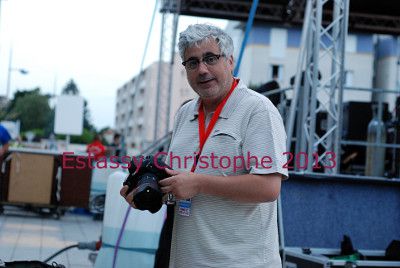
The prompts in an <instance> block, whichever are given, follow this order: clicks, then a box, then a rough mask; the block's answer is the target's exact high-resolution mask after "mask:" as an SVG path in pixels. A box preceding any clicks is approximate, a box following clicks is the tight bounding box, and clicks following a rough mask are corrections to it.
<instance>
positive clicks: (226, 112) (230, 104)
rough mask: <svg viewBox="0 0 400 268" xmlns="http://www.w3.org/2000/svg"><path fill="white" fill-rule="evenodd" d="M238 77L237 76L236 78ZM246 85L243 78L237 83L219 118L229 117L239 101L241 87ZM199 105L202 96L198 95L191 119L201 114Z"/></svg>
mask: <svg viewBox="0 0 400 268" xmlns="http://www.w3.org/2000/svg"><path fill="white" fill-rule="evenodd" d="M236 79H237V78H236ZM243 87H245V85H244V84H243V82H242V80H239V83H238V84H237V85H236V88H235V90H233V92H232V94H231V95H230V96H229V99H228V101H227V102H226V103H225V107H224V108H223V109H222V111H221V113H220V115H219V118H225V119H228V118H229V117H230V116H231V114H232V113H233V111H234V109H235V108H236V104H237V102H238V100H237V98H238V97H239V93H240V91H241V89H242V88H243ZM199 106H200V98H199V97H197V98H196V99H195V105H194V106H193V110H192V116H191V118H190V120H191V121H193V120H195V119H196V118H197V117H198V116H199Z"/></svg>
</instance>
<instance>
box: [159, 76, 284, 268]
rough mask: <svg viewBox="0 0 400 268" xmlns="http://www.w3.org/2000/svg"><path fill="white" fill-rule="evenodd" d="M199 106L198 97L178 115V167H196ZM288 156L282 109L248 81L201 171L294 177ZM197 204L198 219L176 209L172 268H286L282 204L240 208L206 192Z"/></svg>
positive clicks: (223, 118) (215, 133)
mask: <svg viewBox="0 0 400 268" xmlns="http://www.w3.org/2000/svg"><path fill="white" fill-rule="evenodd" d="M198 106H199V99H198V98H197V99H194V100H192V101H190V102H188V103H187V104H185V105H184V106H182V107H181V109H180V110H179V111H178V113H177V115H176V118H175V124H174V130H173V135H172V141H171V146H170V149H169V153H168V156H167V159H166V163H167V164H172V167H173V169H176V170H181V171H190V169H191V167H192V164H193V160H194V157H193V156H194V153H195V152H197V150H198V146H199V133H198V120H197V117H198ZM211 116H212V115H209V116H208V117H207V118H206V122H209V120H210V118H211ZM206 125H207V124H206ZM285 151H286V133H285V130H284V126H283V122H282V118H281V116H280V114H279V112H278V110H277V109H276V108H275V106H274V105H273V104H272V103H271V102H270V101H269V100H268V99H267V98H266V97H265V96H263V95H261V94H258V93H256V92H254V91H253V90H250V89H248V88H247V87H246V86H245V85H244V84H243V83H242V82H241V81H240V82H239V84H238V85H237V87H236V88H235V90H234V91H233V93H232V95H231V96H230V98H229V99H228V101H227V103H226V104H225V107H224V109H223V110H222V112H221V114H220V116H219V118H218V121H217V123H216V124H215V126H214V129H213V130H212V132H211V134H210V136H209V138H208V139H207V141H206V143H205V145H204V148H203V151H202V154H201V156H200V159H199V162H198V165H197V168H196V170H195V172H196V173H202V174H209V175H217V176H231V175H241V174H248V173H252V174H270V173H280V174H282V175H283V176H284V177H285V178H287V176H288V172H287V169H285V168H283V165H284V164H285V162H286V156H285V155H284V154H283V153H284V152H285ZM242 159H243V160H242ZM170 161H171V162H170ZM255 187H257V186H256V185H255ZM191 202H192V203H191V211H190V216H182V215H180V214H179V213H178V211H177V210H178V206H176V208H175V218H174V229H173V234H172V245H171V257H170V267H174V268H187V267H246V268H249V267H260V268H261V267H263V268H265V267H268V268H275V267H276V268H278V267H282V265H281V260H280V256H279V243H278V228H277V204H276V201H274V202H269V203H239V202H235V201H232V200H229V199H226V198H222V197H216V196H210V195H203V194H200V195H197V196H195V197H194V198H192V200H191Z"/></svg>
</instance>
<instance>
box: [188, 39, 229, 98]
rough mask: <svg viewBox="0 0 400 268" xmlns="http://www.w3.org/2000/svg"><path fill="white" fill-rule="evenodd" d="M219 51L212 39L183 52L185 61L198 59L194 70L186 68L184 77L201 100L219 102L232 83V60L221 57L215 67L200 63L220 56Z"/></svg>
mask: <svg viewBox="0 0 400 268" xmlns="http://www.w3.org/2000/svg"><path fill="white" fill-rule="evenodd" d="M220 54H221V51H220V49H219V47H218V44H217V42H216V41H215V40H214V39H206V40H204V41H203V42H201V43H200V44H199V45H198V46H195V45H194V46H192V47H189V48H187V49H186V50H185V59H184V60H185V61H186V60H188V59H199V60H200V64H199V65H198V67H197V68H196V69H193V70H190V69H188V68H186V75H187V79H188V82H189V84H190V86H191V87H192V88H193V90H194V91H195V92H196V93H197V94H198V95H199V96H200V98H201V99H203V100H219V99H220V98H223V97H224V96H225V94H226V93H227V92H228V91H229V89H230V86H231V83H232V72H233V58H232V56H230V57H229V58H226V57H223V56H221V57H220V58H219V60H217V62H216V64H215V65H207V64H206V63H205V62H201V61H202V59H203V58H204V57H206V56H209V55H220Z"/></svg>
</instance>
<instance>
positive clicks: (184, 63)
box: [182, 54, 225, 70]
mask: <svg viewBox="0 0 400 268" xmlns="http://www.w3.org/2000/svg"><path fill="white" fill-rule="evenodd" d="M210 57H216V58H217V62H218V60H219V58H221V57H225V54H207V55H205V56H204V57H203V58H202V59H201V61H200V59H198V58H190V59H188V60H185V61H183V62H182V65H183V66H185V67H186V64H187V63H188V62H189V61H192V60H196V63H197V66H196V67H195V68H188V67H186V68H188V69H189V70H195V69H197V67H199V65H200V62H204V63H205V64H206V65H207V66H212V64H208V63H207V62H206V60H205V59H207V58H210ZM217 62H216V63H217Z"/></svg>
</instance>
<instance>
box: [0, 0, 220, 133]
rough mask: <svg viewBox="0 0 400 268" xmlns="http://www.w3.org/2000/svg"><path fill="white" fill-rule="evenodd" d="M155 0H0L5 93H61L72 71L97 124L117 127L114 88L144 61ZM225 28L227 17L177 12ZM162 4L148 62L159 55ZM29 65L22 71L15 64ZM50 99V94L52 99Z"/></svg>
mask: <svg viewBox="0 0 400 268" xmlns="http://www.w3.org/2000/svg"><path fill="white" fill-rule="evenodd" d="M155 3H156V1H155V0H112V1H110V0H0V5H1V7H0V95H2V96H5V95H6V92H7V80H8V66H9V63H10V55H12V56H11V68H12V69H13V70H15V71H11V72H10V80H9V81H10V95H9V96H10V97H12V96H13V93H14V92H15V91H16V90H17V89H34V88H36V87H40V88H41V91H42V93H50V94H56V95H58V94H60V93H61V90H62V88H63V87H64V86H65V85H66V84H67V82H68V81H69V80H70V79H73V80H74V81H75V83H76V84H77V86H78V88H79V90H80V94H81V96H83V97H84V98H85V99H86V100H87V101H88V104H89V110H90V116H91V121H92V123H93V124H94V125H95V127H96V128H97V129H101V128H103V127H106V126H110V127H114V115H115V100H116V91H117V89H118V88H119V87H120V86H122V85H123V84H124V83H125V82H127V81H128V80H130V79H131V78H132V77H134V76H135V75H136V74H137V73H138V72H139V68H140V63H141V60H142V57H143V52H144V47H145V43H146V38H147V35H148V32H149V27H150V22H151V15H152V12H153V9H154V5H155ZM203 22H207V23H211V24H213V25H216V26H219V27H222V28H224V27H225V26H226V25H227V23H228V22H227V21H226V20H216V19H210V18H197V17H188V16H180V18H179V26H178V32H179V31H182V30H184V29H185V28H186V27H187V26H188V25H190V24H193V23H203ZM160 29H161V15H160V13H158V12H157V14H156V18H155V21H154V25H153V30H152V32H151V36H150V44H149V47H148V51H147V54H146V58H145V67H146V66H148V65H150V64H151V63H152V62H155V61H157V60H158V54H159V45H160V35H161V30H160ZM20 68H22V69H25V70H27V71H28V74H26V75H23V74H21V73H20V72H18V71H16V69H20ZM52 103H53V102H52Z"/></svg>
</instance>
